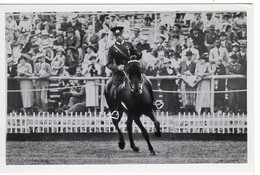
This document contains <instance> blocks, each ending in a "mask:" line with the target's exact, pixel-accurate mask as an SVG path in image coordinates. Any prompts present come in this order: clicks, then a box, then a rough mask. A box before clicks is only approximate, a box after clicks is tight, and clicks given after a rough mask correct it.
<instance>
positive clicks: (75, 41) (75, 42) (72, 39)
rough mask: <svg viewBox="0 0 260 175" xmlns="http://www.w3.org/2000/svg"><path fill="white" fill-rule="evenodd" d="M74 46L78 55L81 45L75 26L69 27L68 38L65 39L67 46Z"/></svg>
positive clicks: (74, 50)
mask: <svg viewBox="0 0 260 175" xmlns="http://www.w3.org/2000/svg"><path fill="white" fill-rule="evenodd" d="M69 47H70V48H73V52H74V54H76V55H78V48H79V47H80V38H79V37H78V36H77V35H75V31H74V29H73V28H71V27H70V28H68V30H67V38H66V40H65V48H69Z"/></svg>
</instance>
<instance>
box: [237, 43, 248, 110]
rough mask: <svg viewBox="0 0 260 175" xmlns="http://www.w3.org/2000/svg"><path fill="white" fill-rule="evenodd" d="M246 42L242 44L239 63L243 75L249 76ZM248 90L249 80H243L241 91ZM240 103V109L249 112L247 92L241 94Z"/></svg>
mask: <svg viewBox="0 0 260 175" xmlns="http://www.w3.org/2000/svg"><path fill="white" fill-rule="evenodd" d="M246 46H247V45H246V41H244V42H242V43H241V44H240V52H239V56H238V63H239V64H241V69H242V70H241V72H242V75H245V76H246V75H247V50H246ZM246 88H247V79H246V78H245V79H243V82H241V89H246ZM240 97H241V98H240V99H241V100H240V102H239V108H240V110H241V111H242V112H244V113H246V111H247V92H241V93H240Z"/></svg>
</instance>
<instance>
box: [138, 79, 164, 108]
mask: <svg viewBox="0 0 260 175" xmlns="http://www.w3.org/2000/svg"><path fill="white" fill-rule="evenodd" d="M143 77H144V80H145V81H146V82H147V83H146V84H147V88H148V91H149V94H150V96H151V99H152V102H153V108H154V110H155V109H160V108H162V106H163V105H164V104H163V102H162V101H159V100H156V99H155V98H154V94H153V86H152V82H151V81H150V80H149V79H148V78H146V77H145V76H143Z"/></svg>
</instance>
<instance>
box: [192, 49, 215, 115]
mask: <svg viewBox="0 0 260 175" xmlns="http://www.w3.org/2000/svg"><path fill="white" fill-rule="evenodd" d="M212 74H213V71H212V69H211V66H210V64H209V62H208V56H207V55H205V54H202V55H201V56H200V58H199V61H198V63H197V64H196V69H195V75H197V76H199V77H201V78H202V77H204V76H208V75H212ZM210 84H211V80H209V79H202V80H201V81H200V82H198V84H197V88H196V90H197V91H198V92H204V93H198V94H197V95H196V102H195V110H196V112H197V113H198V114H201V112H202V110H203V109H204V112H205V113H208V112H209V109H210V103H211V102H210V99H211V98H210V97H211V94H210V92H209V91H210Z"/></svg>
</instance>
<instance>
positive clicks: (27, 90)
mask: <svg viewBox="0 0 260 175" xmlns="http://www.w3.org/2000/svg"><path fill="white" fill-rule="evenodd" d="M83 86H85V85H78V86H70V87H58V88H46V89H26V90H7V92H34V91H43V90H45V91H48V90H62V89H70V88H77V87H83ZM95 86H105V85H104V84H99V83H96V84H95ZM153 91H154V92H157V93H173V94H175V93H190V94H193V93H194V94H195V93H196V94H198V93H216V94H220V93H231V92H246V91H247V89H240V90H229V91H167V90H153Z"/></svg>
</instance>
